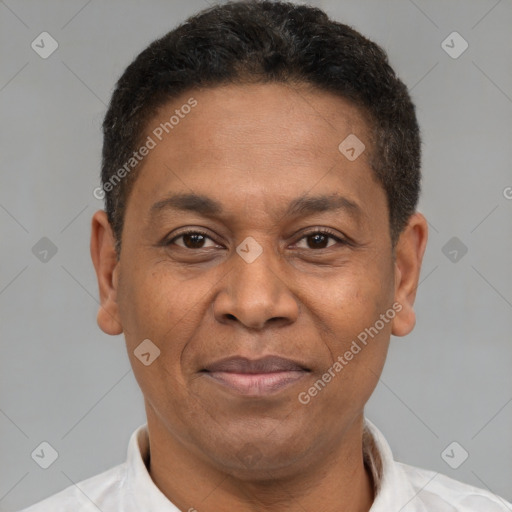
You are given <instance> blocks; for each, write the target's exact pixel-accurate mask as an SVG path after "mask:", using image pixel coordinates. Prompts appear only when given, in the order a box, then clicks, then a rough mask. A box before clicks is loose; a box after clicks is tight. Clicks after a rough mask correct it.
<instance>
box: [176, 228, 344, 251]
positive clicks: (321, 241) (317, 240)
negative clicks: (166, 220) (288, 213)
mask: <svg viewBox="0 0 512 512" xmlns="http://www.w3.org/2000/svg"><path fill="white" fill-rule="evenodd" d="M179 239H182V240H183V242H182V244H176V245H178V246H179V247H184V248H185V249H205V248H206V247H205V246H204V245H203V244H204V242H205V241H206V240H210V241H211V242H213V247H215V246H216V245H217V244H215V242H214V240H212V238H211V237H209V236H208V235H207V234H206V233H203V232H202V231H188V232H186V233H181V234H180V235H178V236H176V237H174V238H173V239H172V240H170V241H169V242H168V243H167V245H172V244H175V243H176V240H179ZM329 239H331V240H333V241H334V243H331V244H330V245H326V244H328V240H329ZM301 241H305V243H306V247H304V246H303V247H299V248H300V249H327V248H328V247H331V246H332V245H335V244H336V243H344V241H343V240H342V239H341V238H339V237H337V236H335V235H334V234H333V233H331V232H330V231H313V232H311V233H307V234H305V235H303V236H302V237H301V238H300V239H299V240H298V242H301ZM309 241H311V242H309ZM298 242H297V243H298Z"/></svg>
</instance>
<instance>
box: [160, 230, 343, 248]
mask: <svg viewBox="0 0 512 512" xmlns="http://www.w3.org/2000/svg"><path fill="white" fill-rule="evenodd" d="M186 235H201V236H204V237H206V238H209V239H210V240H212V241H214V240H213V239H212V238H211V237H210V236H209V235H208V233H205V232H204V231H200V230H197V229H190V230H187V231H183V232H182V233H180V234H178V235H176V236H175V237H173V238H172V239H170V240H168V241H166V242H164V245H166V246H169V245H172V244H173V243H174V242H175V240H177V239H178V238H181V237H182V236H186ZM312 235H324V236H327V237H329V238H332V239H334V240H336V242H338V243H340V244H342V245H349V244H350V242H349V241H348V240H345V239H343V238H340V237H339V236H336V234H335V233H334V232H332V231H331V230H329V229H327V228H322V229H316V230H315V231H310V232H308V233H304V234H303V235H302V236H301V237H300V238H299V240H297V242H299V241H301V240H303V239H304V238H307V237H309V236H312ZM297 242H296V243H297ZM178 247H181V246H178ZM181 248H182V249H188V250H190V251H193V250H201V249H202V247H200V248H199V249H189V248H188V247H181ZM329 248H330V247H322V248H321V249H317V250H319V251H320V250H322V249H329ZM311 250H315V249H311Z"/></svg>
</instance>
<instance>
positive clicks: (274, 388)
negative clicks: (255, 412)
mask: <svg viewBox="0 0 512 512" xmlns="http://www.w3.org/2000/svg"><path fill="white" fill-rule="evenodd" d="M309 372H310V370H309V369H308V368H306V367H304V366H303V365H301V364H300V363H297V362H295V361H292V360H290V359H284V358H282V357H277V356H267V357H264V358H261V359H253V360H251V359H247V358H245V357H230V358H227V359H222V360H220V361H217V362H215V363H213V364H211V365H208V366H207V367H206V368H204V369H203V370H202V373H204V375H205V376H206V377H207V378H209V379H212V380H213V381H215V382H216V383H217V384H220V385H222V386H223V387H225V388H227V389H228V390H230V391H233V392H235V393H237V394H240V395H244V396H264V395H270V394H275V393H277V392H279V391H282V390H283V389H285V388H288V387H290V386H292V385H293V384H295V383H297V382H298V381H299V380H301V379H303V378H304V377H305V376H306V375H308V373H309Z"/></svg>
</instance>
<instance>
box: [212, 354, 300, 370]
mask: <svg viewBox="0 0 512 512" xmlns="http://www.w3.org/2000/svg"><path fill="white" fill-rule="evenodd" d="M204 370H205V371H207V372H232V373H273V372H285V371H304V370H306V371H309V370H308V368H306V367H305V366H303V365H302V364H300V363H298V362H296V361H293V360H291V359H285V358H284V357H279V356H266V357H262V358H261V359H248V358H246V357H241V356H233V357H227V358H225V359H220V360H218V361H216V362H214V363H212V364H209V365H208V366H206V367H205V369H204Z"/></svg>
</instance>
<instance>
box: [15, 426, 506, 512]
mask: <svg viewBox="0 0 512 512" xmlns="http://www.w3.org/2000/svg"><path fill="white" fill-rule="evenodd" d="M363 452H364V458H365V461H366V463H367V465H368V466H369V467H370V469H371V471H372V474H373V480H374V482H375V486H376V488H375V492H376V497H375V501H374V503H373V505H372V507H371V509H370V512H512V504H511V503H508V502H506V501H505V500H503V499H501V498H500V497H498V496H495V495H494V494H491V493H490V492H488V491H485V490H482V489H478V488H476V487H472V486H470V485H467V484H463V483H461V482H458V481H456V480H452V479H451V478H448V477H447V476H444V475H442V474H440V473H435V472H433V471H427V470H424V469H419V468H416V467H413V466H409V465H406V464H402V463H400V462H396V461H394V460H393V456H392V453H391V449H390V447H389V445H388V443H387V442H386V440H385V439H384V436H383V435H382V433H381V432H380V431H379V430H378V429H377V427H375V425H373V424H372V423H371V422H370V421H368V420H367V419H366V420H365V433H364V437H363ZM148 458H149V439H148V433H147V424H144V425H141V426H140V427H139V428H137V429H136V430H135V432H134V433H133V434H132V436H131V438H130V442H129V444H128V456H127V460H126V462H124V463H122V464H119V465H118V466H115V467H113V468H111V469H109V470H107V471H105V472H103V473H100V474H99V475H96V476H93V477H91V478H88V479H86V480H83V481H82V482H79V483H78V484H76V485H71V486H70V487H68V488H66V489H64V490H63V491H61V492H59V493H57V494H55V495H53V496H50V497H49V498H46V499H45V500H43V501H40V502H39V503H36V504H35V505H32V506H31V507H28V508H26V509H24V510H22V511H21V512H98V509H99V510H101V512H180V511H179V509H178V508H177V507H176V506H175V505H174V504H173V503H172V502H171V501H169V499H168V498H167V497H166V496H165V495H164V494H163V493H162V492H161V491H160V489H159V488H158V487H157V486H156V485H155V484H154V482H153V480H152V479H151V476H150V475H149V473H148V470H147V468H146V462H147V460H148ZM194 508H195V509H197V510H198V511H199V512H200V511H201V506H200V503H196V504H194V503H191V504H190V509H189V510H194Z"/></svg>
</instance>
